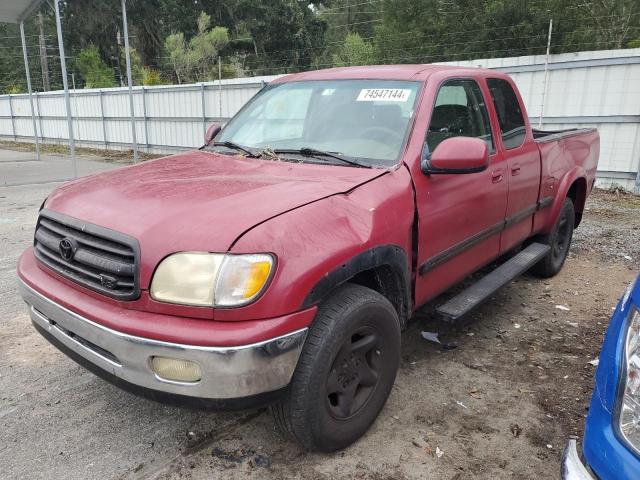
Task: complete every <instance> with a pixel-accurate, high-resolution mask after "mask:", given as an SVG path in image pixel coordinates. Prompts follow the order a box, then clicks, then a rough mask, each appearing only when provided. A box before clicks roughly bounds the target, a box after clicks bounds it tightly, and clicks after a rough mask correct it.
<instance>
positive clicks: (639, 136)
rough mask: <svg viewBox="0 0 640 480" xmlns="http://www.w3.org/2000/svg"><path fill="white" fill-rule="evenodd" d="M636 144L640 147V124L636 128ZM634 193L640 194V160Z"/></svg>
mask: <svg viewBox="0 0 640 480" xmlns="http://www.w3.org/2000/svg"><path fill="white" fill-rule="evenodd" d="M636 144H637V145H638V146H639V147H640V125H639V126H638V127H637V128H636ZM633 193H635V194H636V195H640V162H638V173H637V174H636V184H635V185H634V187H633Z"/></svg>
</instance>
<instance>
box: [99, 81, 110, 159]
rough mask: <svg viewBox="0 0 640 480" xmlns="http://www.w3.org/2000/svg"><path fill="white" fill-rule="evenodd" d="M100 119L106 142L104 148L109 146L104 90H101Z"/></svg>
mask: <svg viewBox="0 0 640 480" xmlns="http://www.w3.org/2000/svg"><path fill="white" fill-rule="evenodd" d="M100 119H101V120H102V142H103V143H104V149H105V150H106V149H107V148H109V142H107V119H106V118H105V117H104V102H103V101H102V90H100Z"/></svg>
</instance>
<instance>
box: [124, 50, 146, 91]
mask: <svg viewBox="0 0 640 480" xmlns="http://www.w3.org/2000/svg"><path fill="white" fill-rule="evenodd" d="M129 59H130V60H131V80H133V84H134V85H142V84H143V82H144V68H145V67H144V65H143V64H142V60H140V55H138V51H137V50H136V49H135V48H129ZM119 61H120V65H122V67H121V69H122V72H123V73H124V75H123V78H124V79H125V81H124V83H125V85H126V83H127V82H126V76H127V73H126V72H127V53H126V51H125V48H124V47H121V48H120V58H119Z"/></svg>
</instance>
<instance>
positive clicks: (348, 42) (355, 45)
mask: <svg viewBox="0 0 640 480" xmlns="http://www.w3.org/2000/svg"><path fill="white" fill-rule="evenodd" d="M374 63H375V53H374V51H373V45H372V44H371V43H369V42H365V41H364V40H363V39H362V37H361V36H360V35H358V34H357V33H350V34H348V35H347V38H345V40H344V44H343V45H342V48H341V49H340V50H339V51H338V52H337V53H335V54H334V55H333V65H334V66H336V67H345V66H351V65H372V64H374Z"/></svg>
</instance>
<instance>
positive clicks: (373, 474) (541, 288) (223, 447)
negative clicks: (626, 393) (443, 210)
mask: <svg viewBox="0 0 640 480" xmlns="http://www.w3.org/2000/svg"><path fill="white" fill-rule="evenodd" d="M52 188H53V185H35V186H29V187H7V188H3V189H2V190H0V200H1V202H0V242H1V244H2V251H1V253H0V294H1V295H2V299H3V300H2V304H1V306H0V477H1V478H12V479H13V478H25V479H27V478H28V479H35V478H46V479H54V478H83V479H93V478H96V479H143V478H144V479H151V478H158V479H183V478H189V479H190V478H193V479H205V478H220V477H224V478H261V479H262V478H273V479H277V478H305V479H308V478H317V479H325V478H367V479H386V478H389V479H391V478H393V479H403V478H430V479H452V480H453V479H457V480H462V479H472V478H473V479H478V478H480V479H502V478H519V479H536V480H537V479H540V478H558V473H559V462H560V455H561V451H562V448H563V446H564V443H565V442H566V440H567V439H568V438H569V436H572V435H573V436H576V437H578V438H579V437H580V436H581V434H582V429H583V421H584V416H585V414H586V411H587V406H588V404H589V399H590V395H591V388H592V384H593V373H594V367H593V366H592V365H590V364H589V363H588V362H589V361H590V360H592V359H594V358H596V357H597V355H598V351H599V348H600V343H601V341H602V336H603V333H604V331H605V329H606V326H607V323H608V318H609V316H610V314H611V311H612V308H613V306H614V305H615V303H616V302H617V300H618V298H619V296H620V294H621V293H622V292H623V290H624V288H625V286H626V285H627V284H628V283H629V282H630V281H631V280H632V278H633V277H634V275H635V274H636V272H637V270H638V269H639V265H640V199H638V198H637V197H632V196H629V195H612V194H608V193H605V192H597V193H596V194H594V195H593V196H592V197H591V198H590V200H589V202H588V209H587V211H586V212H585V217H584V220H583V224H582V225H581V226H580V228H579V229H578V230H577V231H576V234H575V237H574V238H575V242H574V245H573V247H572V250H571V255H570V258H569V259H568V260H567V263H566V265H565V268H564V269H563V271H562V272H561V273H560V274H559V275H558V276H556V277H555V278H553V279H549V280H546V281H544V280H540V279H537V278H534V277H532V276H528V275H525V276H523V277H521V278H520V279H518V280H517V281H515V282H513V283H512V284H510V285H508V286H507V287H505V288H504V289H503V290H502V291H500V292H499V293H498V294H496V296H495V298H494V299H493V300H492V301H491V302H489V303H487V304H486V305H484V306H483V307H481V308H480V309H478V310H477V311H476V312H474V313H473V314H472V315H471V316H470V317H469V319H468V320H466V321H465V322H464V323H463V324H457V325H443V324H440V323H436V322H434V321H433V320H432V319H431V315H430V312H431V310H432V308H433V306H432V305H429V306H427V307H425V308H424V309H422V310H421V311H420V312H419V313H418V315H417V316H416V319H415V321H414V322H413V323H412V325H411V326H410V327H409V329H408V330H407V331H406V332H405V333H404V334H403V350H402V364H401V369H400V371H399V374H398V379H397V382H396V386H395V387H394V390H393V392H392V394H391V397H390V399H389V402H388V403H387V405H386V407H385V408H384V410H383V412H382V414H381V415H380V417H379V419H378V420H377V421H376V423H375V424H374V425H373V427H372V428H371V430H370V431H369V432H368V433H367V434H366V435H365V437H364V438H363V439H361V440H360V441H359V442H357V443H356V444H355V445H353V446H351V447H350V448H348V449H346V450H344V451H342V452H338V453H335V454H331V455H320V454H314V453H307V452H305V451H303V450H301V449H300V448H299V447H298V446H296V445H295V444H293V443H291V442H288V441H286V440H284V439H282V438H281V437H280V436H279V435H278V433H277V432H276V431H275V430H274V428H273V424H272V421H271V419H270V418H269V415H268V413H266V411H264V410H258V411H247V412H240V413H216V412H207V411H190V410H183V409H178V408H173V407H168V406H164V405H160V404H156V403H153V402H150V401H147V400H144V399H140V398H137V397H135V396H132V395H130V394H128V393H125V392H122V391H120V390H118V389H117V388H115V387H113V386H111V385H110V384H108V383H105V382H103V381H102V380H100V379H98V378H96V377H94V376H93V375H92V374H90V373H88V372H87V371H85V370H84V369H82V368H81V367H79V366H77V365H76V364H74V363H73V362H72V361H70V360H69V359H67V358H66V357H65V356H64V355H62V354H61V353H59V352H58V351H57V350H56V349H54V348H53V347H51V346H50V345H49V344H47V342H45V341H44V340H43V339H42V338H41V337H40V336H39V335H38V334H37V333H35V331H34V330H33V328H32V327H31V326H30V324H29V321H28V317H27V314H26V309H25V307H24V305H23V304H22V302H21V300H20V299H19V298H18V295H17V289H16V276H15V264H16V261H17V258H18V256H19V254H20V252H21V251H22V250H23V249H24V248H26V246H27V245H29V243H30V242H31V238H32V234H33V231H32V230H33V226H34V222H35V219H36V215H37V209H38V206H39V205H40V203H41V201H42V199H43V198H44V197H45V196H46V195H47V193H48V192H49V191H50V190H51V189H52ZM434 303H436V302H434ZM556 305H563V306H566V307H568V308H569V310H568V311H565V310H560V309H558V308H556ZM423 330H427V331H431V332H439V333H440V337H441V339H442V340H443V341H445V342H450V343H451V345H452V346H454V345H455V346H456V348H454V349H451V350H444V349H443V348H442V347H441V346H440V345H437V344H434V343H430V342H427V341H425V340H424V339H422V338H421V336H420V332H421V331H423Z"/></svg>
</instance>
